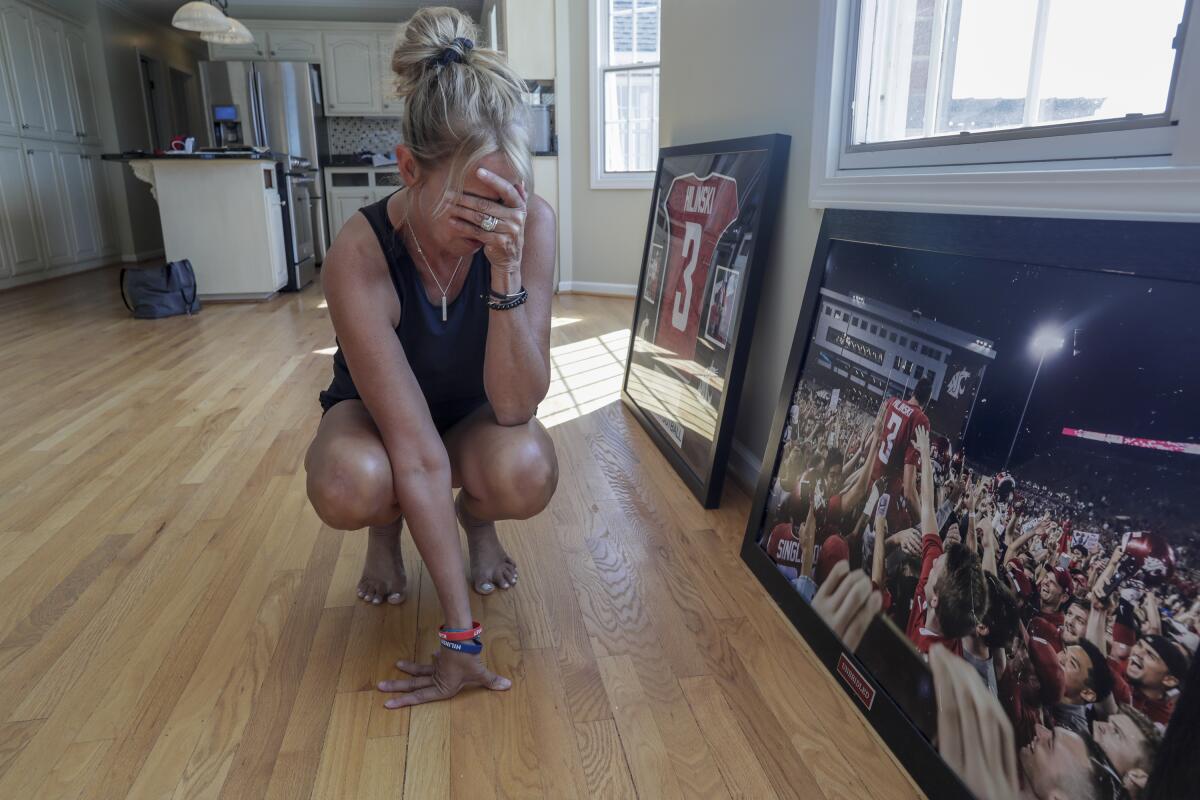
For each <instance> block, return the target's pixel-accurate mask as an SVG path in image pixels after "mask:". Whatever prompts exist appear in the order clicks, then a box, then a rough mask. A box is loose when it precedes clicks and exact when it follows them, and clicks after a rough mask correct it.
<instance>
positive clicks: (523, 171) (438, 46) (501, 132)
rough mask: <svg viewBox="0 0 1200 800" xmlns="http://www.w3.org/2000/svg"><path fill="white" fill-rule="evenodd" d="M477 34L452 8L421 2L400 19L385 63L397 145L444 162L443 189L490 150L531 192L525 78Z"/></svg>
mask: <svg viewBox="0 0 1200 800" xmlns="http://www.w3.org/2000/svg"><path fill="white" fill-rule="evenodd" d="M477 37H478V33H477V30H476V27H475V23H474V22H472V21H471V19H470V18H469V17H468V16H467V15H466V14H464V13H462V12H461V11H459V10H457V9H454V8H448V7H444V6H443V7H431V8H422V9H421V10H420V11H418V12H417V13H416V14H414V15H413V16H412V19H410V20H409V21H408V25H407V26H406V27H405V29H404V35H403V36H402V37H400V38H399V41H398V42H397V44H396V47H395V49H394V50H393V51H392V62H391V63H392V72H393V73H394V74H395V80H396V93H397V94H398V95H399V96H400V97H403V98H404V101H405V107H404V120H403V123H402V125H401V128H402V131H403V135H404V144H405V145H407V146H408V147H409V149H411V150H412V153H413V156H414V157H415V158H416V160H417V162H418V163H419V164H422V165H424V166H427V167H436V166H439V165H443V164H449V166H450V178H449V181H448V182H447V186H446V193H447V195H449V194H450V193H453V192H457V191H462V184H463V180H464V177H465V174H466V170H467V168H468V167H469V166H470V165H471V164H473V163H474V162H476V161H478V160H479V159H480V158H483V157H484V156H486V155H489V154H490V153H494V152H502V153H503V154H504V155H505V156H506V157H507V159H508V161H509V162H510V163H511V164H512V166H513V169H514V170H515V171H516V172H517V173H518V175H520V176H521V179H522V180H524V181H525V185H526V188H527V190H528V191H530V192H532V191H533V166H532V162H531V160H530V153H529V127H528V114H529V112H528V108H527V107H526V105H525V103H524V100H523V99H522V94H523V93H524V92H525V91H526V87H525V82H524V81H522V80H521V77H520V76H519V75H517V73H516V72H515V71H514V70H513V68H512V67H510V66H509V65H508V60H507V59H506V58H505V57H504V55H503V54H502V53H501V52H499V51H498V50H494V49H491V48H488V47H480V46H478V45H477V44H476V39H477Z"/></svg>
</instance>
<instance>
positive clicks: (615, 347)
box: [538, 330, 629, 428]
mask: <svg viewBox="0 0 1200 800" xmlns="http://www.w3.org/2000/svg"><path fill="white" fill-rule="evenodd" d="M628 352H629V331H628V330H619V331H611V332H609V333H605V334H601V335H600V336H593V337H592V338H590V339H583V340H581V341H578V342H572V343H570V344H563V345H559V346H558V347H551V348H550V391H549V392H548V393H547V395H546V399H545V400H543V401H542V402H541V404H540V405H539V406H538V419H540V420H541V421H542V424H543V425H545V426H546V427H547V428H553V427H554V426H555V425H561V424H562V423H564V422H569V421H571V420H573V419H578V418H579V417H582V416H583V415H584V414H590V413H591V412H593V411H595V410H596V409H598V408H603V407H604V406H606V405H608V404H609V403H612V402H614V401H616V400H618V399H620V397H621V379H622V378H623V377H624V375H625V355H626V353H628Z"/></svg>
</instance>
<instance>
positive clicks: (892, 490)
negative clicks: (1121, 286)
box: [759, 375, 1200, 800]
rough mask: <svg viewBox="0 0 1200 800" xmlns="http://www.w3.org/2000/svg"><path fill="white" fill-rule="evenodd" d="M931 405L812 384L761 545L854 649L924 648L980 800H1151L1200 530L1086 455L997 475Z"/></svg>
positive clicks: (1197, 638) (1179, 680)
mask: <svg viewBox="0 0 1200 800" xmlns="http://www.w3.org/2000/svg"><path fill="white" fill-rule="evenodd" d="M931 391H932V386H931V382H930V381H929V379H928V378H925V379H921V380H917V381H916V382H915V384H913V385H912V387H911V389H909V390H907V391H905V392H904V393H902V394H899V395H897V394H894V393H890V394H889V395H888V396H884V397H879V396H875V395H872V394H871V393H869V392H867V391H865V390H861V389H860V388H858V387H854V386H850V385H848V384H846V382H838V383H836V385H835V384H834V383H832V382H826V381H822V380H818V379H816V378H815V377H813V376H811V375H808V376H805V377H803V378H802V379H801V380H800V381H799V383H798V384H797V386H796V389H795V392H794V394H793V396H792V401H791V405H790V408H789V409H788V413H787V418H786V422H785V425H784V429H783V433H782V443H781V451H780V456H779V462H778V469H777V472H776V478H775V480H774V481H773V483H772V485H771V489H770V493H769V496H768V499H767V509H766V516H765V522H764V525H763V528H762V531H761V534H760V536H761V538H760V540H759V545H760V546H761V547H762V548H763V549H764V550H765V551H766V553H767V554H768V556H769V557H770V558H771V559H772V560H773V561H774V563H775V565H776V567H777V568H778V570H779V571H780V572H781V573H783V574H784V575H785V576H786V577H787V578H788V580H789V581H790V582H791V584H792V586H793V587H794V588H795V589H796V591H797V592H798V593H800V594H801V596H803V597H804V598H805V600H807V601H808V602H809V603H810V604H811V605H812V607H813V608H814V610H816V611H817V613H818V614H819V615H820V616H821V618H822V619H823V620H824V621H825V622H826V623H827V624H828V625H829V626H830V628H831V629H833V631H834V632H835V633H836V634H837V635H838V636H839V637H840V638H841V640H842V642H843V644H844V645H845V647H846V648H847V649H848V650H850V651H852V652H853V651H856V650H857V649H858V648H859V645H860V643H862V642H863V641H864V634H865V633H866V631H867V629H868V627H869V626H870V625H872V624H879V623H880V621H881V618H882V621H885V622H886V624H887V625H888V627H889V628H891V629H892V630H894V631H895V635H896V636H897V637H902V638H903V639H904V640H906V641H907V643H908V644H907V646H909V647H911V648H912V649H913V650H914V651H915V653H916V654H918V655H915V656H914V663H921V662H923V663H924V664H925V665H926V666H927V668H928V670H929V672H930V674H931V675H932V683H933V686H934V690H935V691H934V695H935V696H934V698H933V699H934V700H935V702H936V704H937V711H936V719H937V725H936V734H935V735H934V736H933V737H932V738H934V740H935V741H934V744H935V745H936V746H937V748H938V750H939V752H940V753H941V754H942V757H943V758H944V759H945V760H946V761H947V763H948V764H950V766H951V767H952V768H954V769H955V770H956V771H957V772H958V773H959V775H960V777H962V778H963V780H964V782H965V783H966V784H967V785H968V786H969V787H971V789H972V791H974V792H976V794H978V795H979V796H981V797H982V796H989V797H1005V796H1014V797H1015V796H1021V797H1036V798H1040V799H1041V800H1051V799H1052V798H1089V799H1090V798H1104V800H1110V799H1118V798H1128V800H1137V799H1138V798H1139V797H1140V796H1141V793H1142V792H1143V790H1144V788H1145V787H1146V784H1147V780H1148V778H1149V776H1150V774H1151V772H1152V770H1153V765H1154V763H1155V759H1156V755H1157V753H1158V750H1159V748H1160V746H1161V743H1162V740H1163V736H1164V733H1165V731H1166V729H1167V727H1168V726H1169V725H1171V724H1172V722H1173V720H1176V721H1177V717H1176V715H1175V711H1176V706H1177V704H1178V701H1179V698H1180V696H1181V692H1182V691H1183V690H1184V688H1185V686H1186V683H1187V677H1188V674H1189V672H1190V671H1191V665H1192V662H1193V661H1194V659H1195V657H1196V650H1197V645H1198V644H1200V599H1198V592H1197V588H1198V573H1197V563H1196V562H1195V557H1196V556H1195V552H1194V550H1193V549H1192V548H1191V547H1190V545H1191V543H1193V542H1195V541H1196V536H1197V532H1196V521H1195V519H1194V518H1189V517H1188V516H1187V515H1178V514H1176V515H1172V513H1171V512H1170V510H1169V508H1166V507H1165V506H1167V505H1169V504H1162V505H1163V506H1164V507H1163V508H1160V507H1159V505H1157V504H1156V503H1155V502H1153V501H1151V500H1148V499H1147V498H1146V497H1145V495H1144V494H1142V493H1140V492H1139V491H1137V490H1135V489H1133V488H1130V489H1129V490H1128V491H1124V492H1122V491H1121V487H1120V481H1119V480H1116V481H1112V480H1106V479H1105V478H1104V477H1103V475H1101V473H1103V472H1104V469H1103V468H1102V467H1096V468H1093V467H1091V466H1089V465H1090V464H1091V463H1092V462H1090V461H1089V460H1088V458H1087V456H1086V451H1087V448H1085V447H1081V448H1078V449H1077V451H1072V452H1078V453H1080V454H1081V455H1079V457H1078V458H1077V459H1075V458H1073V459H1069V460H1064V458H1062V457H1059V458H1057V459H1053V464H1051V463H1049V462H1050V461H1051V459H1043V460H1042V462H1038V461H1037V460H1036V459H1034V460H1032V461H1029V462H1026V463H1024V464H1023V466H1022V468H1021V469H1015V468H1014V470H1013V471H1012V472H1009V471H1007V470H996V469H992V470H988V469H985V468H984V467H983V466H982V464H981V463H980V462H978V461H977V460H976V459H973V458H972V454H971V453H970V452H964V451H963V449H962V447H961V446H960V443H961V441H963V438H964V437H962V436H961V435H960V434H961V431H958V430H954V431H937V430H934V429H933V427H932V426H931V424H930V417H929V405H930V395H931ZM1022 470H1024V471H1022ZM1089 470H1090V471H1089ZM1110 472H1111V470H1110ZM1119 477H1120V476H1119V475H1118V478H1119ZM1129 485H1130V486H1131V487H1133V486H1137V485H1139V484H1138V483H1135V482H1133V481H1130V482H1129ZM904 678H905V676H901V679H904ZM885 685H886V684H885ZM905 710H906V711H907V712H909V714H910V716H916V712H917V711H918V709H905ZM1197 791H1200V789H1198V790H1197Z"/></svg>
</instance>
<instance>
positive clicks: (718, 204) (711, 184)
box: [654, 172, 738, 359]
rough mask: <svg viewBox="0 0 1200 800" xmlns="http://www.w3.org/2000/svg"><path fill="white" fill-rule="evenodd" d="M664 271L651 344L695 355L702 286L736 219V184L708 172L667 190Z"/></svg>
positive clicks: (678, 353) (679, 181)
mask: <svg viewBox="0 0 1200 800" xmlns="http://www.w3.org/2000/svg"><path fill="white" fill-rule="evenodd" d="M666 209H667V231H668V233H669V234H670V240H669V241H668V243H667V269H666V282H665V284H664V291H663V299H664V301H665V303H664V305H665V308H664V309H663V310H662V313H660V315H659V318H658V330H657V332H656V334H655V338H654V343H655V344H656V345H658V346H659V347H662V348H664V349H666V350H669V351H671V352H672V353H674V354H675V355H676V356H678V357H679V358H684V359H691V358H692V357H694V356H695V354H696V336H697V334H698V333H699V331H700V314H701V306H703V305H704V287H705V284H706V283H707V282H708V272H709V270H710V269H711V268H712V262H713V256H715V255H716V252H717V243H718V242H719V241H720V240H721V236H722V235H724V233H725V229H726V228H728V227H729V226H730V225H731V224H733V221H734V220H735V219H737V216H738V194H737V181H735V180H734V179H733V178H731V177H729V176H728V175H721V174H720V173H716V172H713V173H709V174H708V175H707V176H706V177H704V178H698V177H696V176H695V175H692V174H688V175H680V176H679V177H678V178H676V179H675V180H673V181H672V182H671V188H670V190H669V191H668V192H667V202H666Z"/></svg>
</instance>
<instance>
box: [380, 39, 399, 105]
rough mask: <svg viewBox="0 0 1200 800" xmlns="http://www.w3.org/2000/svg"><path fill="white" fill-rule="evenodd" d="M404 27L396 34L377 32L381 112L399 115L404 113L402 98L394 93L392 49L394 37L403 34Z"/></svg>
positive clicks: (394, 45) (394, 43)
mask: <svg viewBox="0 0 1200 800" xmlns="http://www.w3.org/2000/svg"><path fill="white" fill-rule="evenodd" d="M403 31H404V28H403V27H401V28H400V32H399V33H398V34H390V33H381V34H379V91H380V102H381V105H380V108H381V109H382V110H383V113H385V114H390V115H393V116H397V117H398V116H400V115H401V114H403V113H404V100H403V99H402V98H400V97H398V96H397V95H396V74H395V73H394V72H392V51H393V50H395V49H396V37H397V36H403V35H404V33H403Z"/></svg>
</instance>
